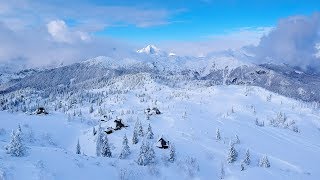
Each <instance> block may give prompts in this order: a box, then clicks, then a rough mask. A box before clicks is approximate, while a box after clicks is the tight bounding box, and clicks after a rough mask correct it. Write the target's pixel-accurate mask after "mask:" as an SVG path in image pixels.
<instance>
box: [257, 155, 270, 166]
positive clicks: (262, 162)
mask: <svg viewBox="0 0 320 180" xmlns="http://www.w3.org/2000/svg"><path fill="white" fill-rule="evenodd" d="M259 166H260V167H265V168H269V167H270V162H269V159H268V156H266V155H264V156H263V157H262V158H261V159H260V161H259Z"/></svg>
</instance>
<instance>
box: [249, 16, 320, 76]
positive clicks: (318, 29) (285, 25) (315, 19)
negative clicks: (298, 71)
mask: <svg viewBox="0 0 320 180" xmlns="http://www.w3.org/2000/svg"><path fill="white" fill-rule="evenodd" d="M319 41H320V14H319V13H315V14H313V15H311V16H292V17H288V18H285V19H281V20H280V21H279V23H278V24H277V27H275V28H274V29H273V30H272V31H271V32H270V33H269V34H268V35H267V36H264V37H263V38H262V39H261V41H260V43H259V45H258V46H257V47H256V48H253V51H254V53H255V54H256V55H257V56H256V57H257V60H259V62H266V61H271V62H273V63H286V64H290V65H293V66H298V67H300V68H302V69H305V70H316V71H319V68H320V60H319V59H317V57H316V56H315V54H316V53H317V49H316V44H317V43H319Z"/></svg>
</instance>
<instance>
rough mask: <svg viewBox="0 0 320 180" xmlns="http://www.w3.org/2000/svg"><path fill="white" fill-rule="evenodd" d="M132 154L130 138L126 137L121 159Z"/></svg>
mask: <svg viewBox="0 0 320 180" xmlns="http://www.w3.org/2000/svg"><path fill="white" fill-rule="evenodd" d="M130 153H131V152H130V147H129V145H128V138H127V136H126V135H124V137H123V141H122V150H121V153H120V155H119V159H125V158H126V157H127V156H128V155H129V154H130Z"/></svg>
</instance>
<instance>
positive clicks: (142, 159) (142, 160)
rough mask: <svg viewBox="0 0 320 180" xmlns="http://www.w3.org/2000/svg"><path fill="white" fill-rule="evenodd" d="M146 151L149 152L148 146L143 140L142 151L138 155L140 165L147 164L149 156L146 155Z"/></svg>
mask: <svg viewBox="0 0 320 180" xmlns="http://www.w3.org/2000/svg"><path fill="white" fill-rule="evenodd" d="M146 153H147V147H146V145H145V144H144V142H142V144H141V147H140V152H139V156H138V160H137V164H138V165H140V166H145V165H147V157H146Z"/></svg>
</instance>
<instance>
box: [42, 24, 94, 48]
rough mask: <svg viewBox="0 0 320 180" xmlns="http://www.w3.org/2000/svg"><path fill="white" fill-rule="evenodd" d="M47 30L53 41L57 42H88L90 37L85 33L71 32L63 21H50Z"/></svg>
mask: <svg viewBox="0 0 320 180" xmlns="http://www.w3.org/2000/svg"><path fill="white" fill-rule="evenodd" d="M47 29H48V33H49V34H50V35H51V37H52V38H53V40H55V41H57V42H65V43H73V42H75V41H77V40H82V41H88V40H90V36H89V35H88V34H87V33H85V32H82V31H74V32H73V31H71V30H70V29H69V28H68V27H67V25H66V23H65V22H64V21H63V20H54V21H50V22H49V23H48V24H47Z"/></svg>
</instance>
